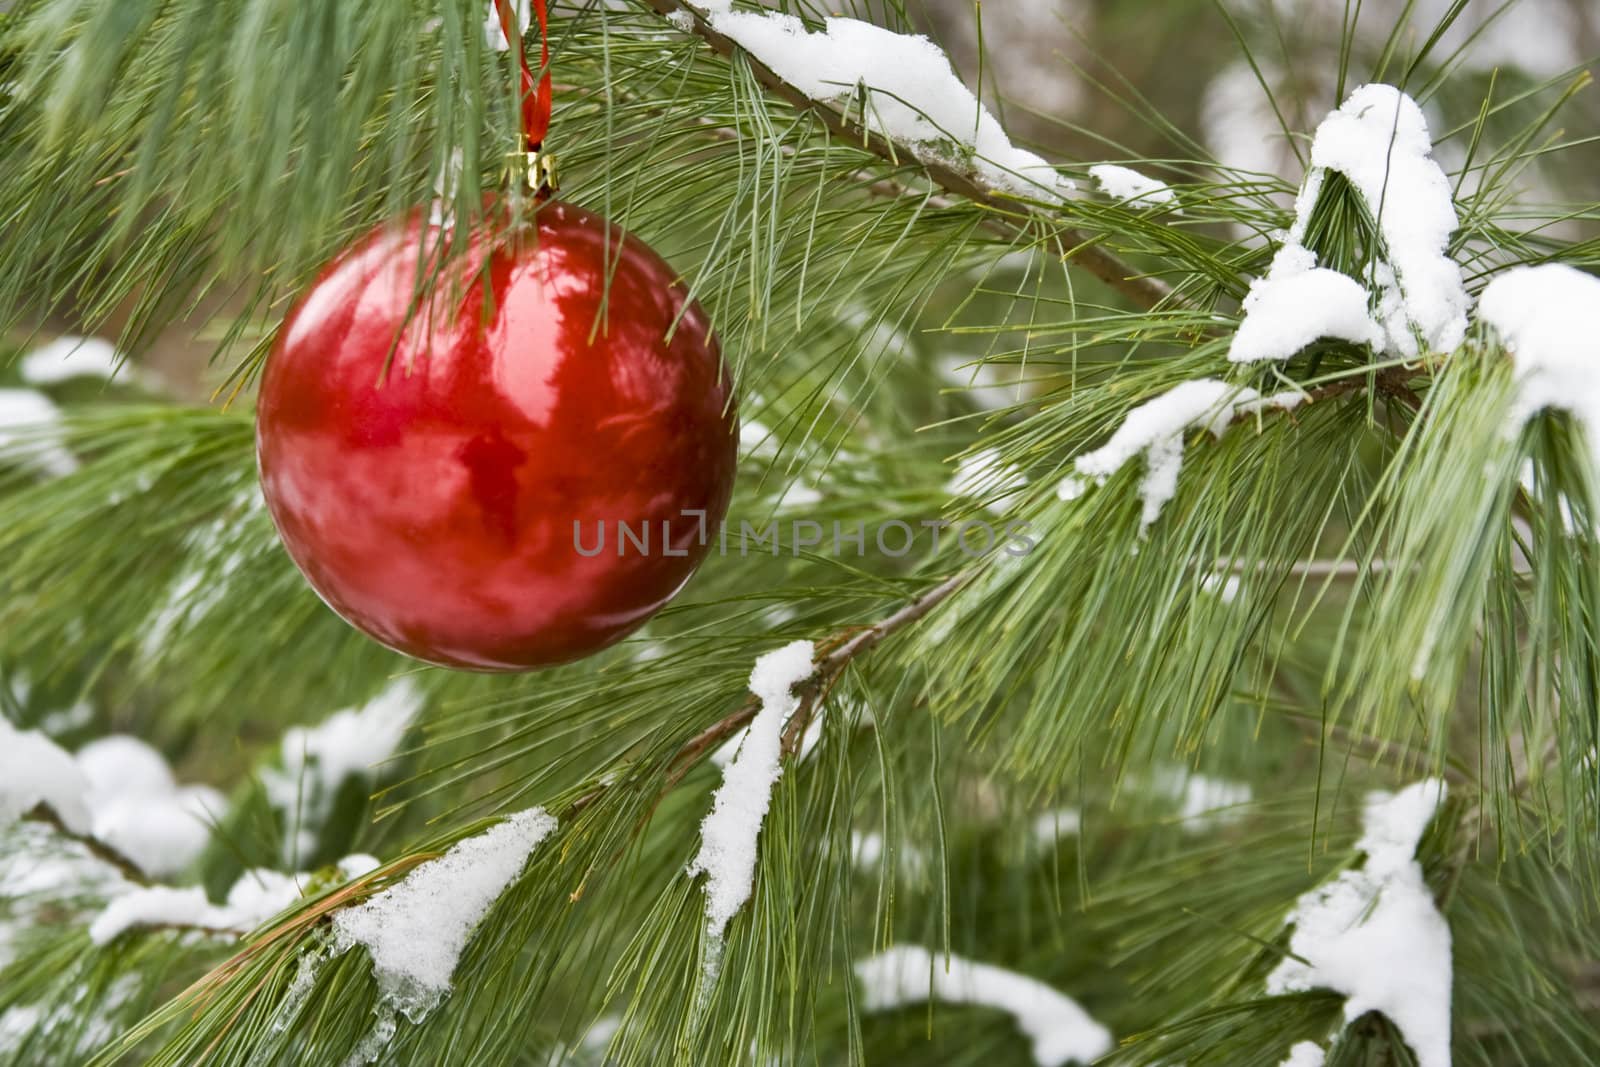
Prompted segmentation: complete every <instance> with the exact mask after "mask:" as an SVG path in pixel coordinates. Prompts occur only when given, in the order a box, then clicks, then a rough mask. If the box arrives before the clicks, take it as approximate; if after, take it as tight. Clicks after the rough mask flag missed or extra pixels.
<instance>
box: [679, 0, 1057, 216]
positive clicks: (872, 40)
mask: <svg viewBox="0 0 1600 1067" xmlns="http://www.w3.org/2000/svg"><path fill="white" fill-rule="evenodd" d="M699 7H700V9H701V11H702V12H704V14H705V15H706V17H707V18H708V19H709V21H710V23H711V26H712V28H713V29H715V30H716V31H717V32H718V33H721V34H723V35H725V36H727V37H730V38H732V39H733V40H734V41H736V42H738V44H739V46H740V47H741V48H743V49H744V50H745V51H747V52H749V53H750V54H751V55H753V56H755V57H756V58H757V59H758V60H760V61H761V62H762V63H763V64H765V65H766V66H767V67H768V68H769V69H771V70H772V72H773V73H774V74H776V75H777V76H778V77H779V78H782V79H783V80H784V81H785V82H787V83H788V84H789V85H792V86H793V87H794V88H796V89H798V90H799V91H800V92H802V93H804V94H805V95H806V96H807V97H809V98H810V99H812V100H816V101H818V102H821V103H828V104H840V105H842V106H844V107H845V108H846V109H855V110H857V111H860V110H862V109H861V108H860V107H859V105H858V104H857V94H858V93H860V91H861V88H862V87H863V86H865V87H866V89H867V93H866V97H867V102H866V106H865V109H864V110H865V115H864V121H865V122H866V124H867V126H868V128H870V129H872V130H873V131H875V132H877V133H880V134H883V135H884V136H886V137H889V138H891V139H893V140H895V141H898V142H900V143H902V144H905V145H907V146H908V147H910V148H911V149H912V150H913V151H914V152H915V153H916V154H917V156H918V157H919V158H921V159H923V160H924V161H926V162H937V163H942V164H947V165H950V164H953V165H957V166H965V167H970V168H971V169H973V170H975V171H976V172H977V173H978V174H979V175H981V176H982V177H983V178H984V179H985V180H986V181H988V182H989V183H991V184H992V185H994V186H995V187H996V188H998V189H1001V190H1003V191H1005V192H1010V193H1015V194H1018V195H1021V196H1028V197H1034V198H1037V199H1043V200H1049V201H1059V200H1061V199H1062V197H1063V196H1064V195H1065V193H1066V192H1067V191H1068V190H1070V189H1071V188H1072V183H1071V182H1070V181H1068V180H1067V179H1065V178H1063V177H1061V176H1060V175H1059V174H1057V173H1056V171H1055V168H1053V167H1051V166H1050V164H1048V163H1046V162H1045V161H1044V160H1043V159H1041V158H1040V157H1039V156H1037V155H1035V154H1034V153H1032V152H1029V151H1026V150H1025V149H1021V148H1018V147H1016V146H1015V145H1013V144H1012V143H1011V139H1010V138H1009V137H1008V136H1006V132H1005V130H1004V129H1003V128H1002V127H1001V126H1000V123H999V122H998V121H997V120H996V119H995V117H994V116H993V115H992V114H991V113H990V112H989V109H988V108H986V107H984V106H982V105H981V104H980V103H979V102H978V99H977V98H976V97H975V96H973V95H972V92H971V90H969V89H968V88H967V87H966V86H965V85H963V84H962V82H961V79H960V78H958V77H957V76H956V73H955V71H954V70H953V69H952V68H951V66H950V60H949V58H948V57H947V56H946V55H945V54H944V52H943V51H941V50H940V48H939V47H938V45H936V44H934V43H933V42H932V41H930V40H928V38H926V37H923V36H920V35H913V34H900V33H895V32H894V31H892V30H887V29H884V28H883V27H881V26H874V25H873V24H872V23H870V22H862V21H859V20H857V19H849V18H830V19H827V20H825V21H824V23H823V28H822V29H821V30H819V31H816V32H813V31H811V30H808V29H807V28H806V26H805V24H804V23H803V22H801V21H800V20H799V19H798V18H796V17H794V16H793V15H785V14H780V13H776V12H753V11H732V10H729V9H727V8H718V7H713V6H711V5H706V4H701V5H699Z"/></svg>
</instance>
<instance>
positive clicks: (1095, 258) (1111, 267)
mask: <svg viewBox="0 0 1600 1067" xmlns="http://www.w3.org/2000/svg"><path fill="white" fill-rule="evenodd" d="M648 3H649V4H650V6H651V7H652V8H654V9H655V10H656V11H657V12H658V13H660V14H662V15H674V14H676V15H682V16H687V17H688V18H689V19H691V20H692V22H693V27H694V29H693V32H694V34H695V35H696V36H697V37H699V38H701V39H702V40H704V41H705V42H706V44H708V45H709V46H710V47H711V49H712V50H713V51H715V52H716V53H717V54H718V55H720V56H723V57H724V58H728V57H732V56H733V55H735V54H736V53H738V52H739V51H740V48H739V44H738V42H737V41H735V40H734V39H733V38H731V37H728V36H727V35H726V34H722V33H719V32H717V30H716V29H715V28H714V27H713V26H712V25H711V23H710V22H709V21H707V20H706V18H705V16H704V15H703V14H702V13H701V12H700V10H699V9H698V8H697V7H696V6H695V5H694V4H692V3H688V2H686V0H648ZM744 55H745V59H746V61H747V62H748V63H749V65H750V70H751V72H752V74H753V75H754V76H755V79H756V80H757V81H758V82H760V83H761V85H762V86H763V87H765V88H766V89H767V90H768V91H769V92H771V93H772V94H773V95H774V96H777V97H779V98H780V99H782V100H784V101H785V102H787V103H788V104H790V105H791V106H792V107H794V108H795V110H797V111H799V112H802V113H804V114H809V115H813V116H815V117H816V118H817V119H818V120H819V121H820V122H821V123H822V124H823V126H825V127H826V128H827V129H828V131H829V132H830V133H832V134H834V135H836V136H838V137H840V138H842V139H844V140H846V141H848V142H850V143H851V144H857V145H860V146H862V147H863V148H865V149H867V150H868V151H870V152H872V153H873V154H875V155H877V156H879V157H881V158H882V159H884V160H885V161H886V162H894V163H898V162H899V161H900V160H902V159H914V158H916V153H915V152H913V151H912V150H911V147H910V146H909V145H905V144H900V143H898V142H896V141H895V140H893V139H892V138H889V137H886V136H884V135H883V134H881V133H878V132H877V131H875V130H873V129H871V128H870V127H868V126H866V125H864V124H862V123H860V122H857V121H854V120H852V119H850V118H848V117H847V116H845V115H843V114H841V113H840V112H838V111H836V110H834V109H833V108H831V107H828V106H827V105H825V104H822V103H819V102H818V101H816V100H813V99H811V98H810V97H809V96H807V95H806V94H805V93H803V92H801V91H800V90H799V89H797V88H795V87H794V86H793V85H790V84H789V83H788V82H786V81H784V80H783V79H782V78H780V77H779V76H778V75H777V74H776V73H774V72H773V70H772V68H770V67H768V66H767V65H766V64H765V63H763V62H761V60H760V59H758V58H757V57H755V56H753V55H750V54H749V53H747V52H746V53H744ZM923 166H924V168H925V169H926V170H927V173H928V177H930V178H931V179H932V180H933V181H934V183H935V184H937V185H938V186H939V187H940V188H942V189H943V190H945V192H947V193H949V194H951V195H954V196H959V197H962V198H964V199H966V200H968V201H971V202H972V203H974V204H976V205H977V206H979V207H981V208H983V209H985V218H984V225H985V227H986V228H988V229H990V230H991V231H994V232H996V233H999V234H1000V235H1002V236H1004V237H1007V238H1013V239H1014V238H1016V237H1018V236H1026V234H1027V232H1028V230H1029V229H1030V228H1031V227H1033V226H1035V225H1037V224H1039V223H1041V222H1042V223H1045V224H1047V225H1049V226H1050V227H1051V229H1052V230H1053V234H1054V238H1055V240H1056V241H1057V243H1058V244H1059V245H1060V246H1061V247H1062V248H1063V250H1064V252H1065V257H1066V261H1067V262H1068V263H1071V264H1075V265H1077V266H1079V267H1082V268H1083V269H1084V270H1086V271H1088V272H1089V273H1090V274H1092V275H1093V276H1094V277H1096V278H1098V279H1099V280H1100V281H1102V282H1104V283H1105V284H1106V285H1108V286H1110V287H1111V288H1112V289H1115V290H1116V291H1117V292H1119V293H1121V294H1122V295H1123V296H1126V297H1127V298H1128V299H1130V300H1132V301H1134V302H1135V303H1136V304H1138V305H1140V306H1141V307H1145V308H1156V307H1162V306H1171V305H1172V304H1173V303H1174V302H1175V300H1176V298H1175V295H1174V293H1173V289H1172V287H1171V286H1170V285H1168V284H1167V283H1166V282H1164V281H1162V280H1161V279H1159V278H1155V277H1151V276H1150V275H1148V274H1144V273H1141V272H1140V271H1139V270H1138V269H1137V268H1135V267H1134V266H1132V265H1131V264H1129V263H1127V262H1125V261H1124V260H1123V259H1122V258H1121V257H1119V256H1118V255H1117V254H1116V253H1114V252H1111V251H1109V250H1107V249H1106V248H1104V247H1103V246H1102V245H1100V244H1099V243H1098V238H1095V237H1093V236H1090V235H1089V234H1086V233H1084V232H1083V231H1081V230H1078V229H1075V228H1073V227H1067V226H1061V225H1059V224H1058V223H1056V222H1055V221H1054V220H1053V219H1052V218H1051V217H1050V216H1049V215H1047V214H1046V213H1045V212H1044V211H1043V209H1041V208H1037V207H1033V206H1030V205H1028V204H1027V203H1025V202H1023V201H1021V200H1018V199H1017V198H1015V197H1013V196H1008V195H1005V194H1003V193H1001V192H999V191H997V190H995V189H994V188H992V187H990V186H988V185H986V184H985V183H983V182H982V181H980V180H979V179H978V178H977V177H975V176H974V175H972V174H970V173H968V172H966V171H964V170H961V169H958V168H956V167H952V166H949V165H947V164H943V163H939V162H929V161H924V162H923Z"/></svg>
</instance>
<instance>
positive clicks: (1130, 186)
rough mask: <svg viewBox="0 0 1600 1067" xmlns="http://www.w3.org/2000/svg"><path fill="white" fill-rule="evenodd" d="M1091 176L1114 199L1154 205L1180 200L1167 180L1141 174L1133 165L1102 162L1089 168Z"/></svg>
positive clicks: (1171, 203)
mask: <svg viewBox="0 0 1600 1067" xmlns="http://www.w3.org/2000/svg"><path fill="white" fill-rule="evenodd" d="M1089 177H1091V178H1093V179H1094V183H1095V185H1096V186H1097V187H1099V189H1100V191H1101V192H1103V193H1105V194H1106V195H1107V196H1109V197H1111V198H1112V199H1113V200H1125V201H1128V202H1130V203H1144V204H1154V205H1160V204H1170V205H1176V204H1177V202H1178V194H1177V193H1175V192H1173V191H1172V189H1171V188H1170V187H1169V186H1168V185H1167V184H1166V183H1165V182H1161V181H1157V180H1156V179H1154V178H1152V177H1150V176H1149V175H1146V174H1140V173H1139V172H1138V171H1136V170H1134V169H1133V168H1132V167H1121V166H1118V165H1117V164H1115V163H1100V164H1097V165H1095V166H1093V167H1090V168H1089Z"/></svg>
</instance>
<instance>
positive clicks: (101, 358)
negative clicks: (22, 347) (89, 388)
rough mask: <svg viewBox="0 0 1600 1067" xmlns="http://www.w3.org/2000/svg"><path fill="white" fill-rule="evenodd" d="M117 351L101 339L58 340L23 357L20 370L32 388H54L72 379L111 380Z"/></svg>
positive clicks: (60, 338)
mask: <svg viewBox="0 0 1600 1067" xmlns="http://www.w3.org/2000/svg"><path fill="white" fill-rule="evenodd" d="M117 362H118V356H117V350H116V349H115V348H113V347H112V345H111V342H109V341H105V340H102V339H100V338H98V337H71V336H67V337H57V338H56V339H55V340H54V341H51V342H49V343H48V344H45V345H42V346H40V347H39V348H36V349H34V350H33V351H32V352H29V353H28V354H27V355H25V356H23V357H22V361H21V363H19V364H18V366H17V370H18V372H19V373H20V374H21V375H22V380H23V381H25V382H27V383H28V384H29V385H55V384H57V383H59V382H64V381H68V380H69V379H72V378H110V377H111V376H112V375H113V374H115V373H116V371H117Z"/></svg>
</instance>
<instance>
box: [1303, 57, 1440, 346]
mask: <svg viewBox="0 0 1600 1067" xmlns="http://www.w3.org/2000/svg"><path fill="white" fill-rule="evenodd" d="M1311 165H1312V167H1313V168H1320V169H1322V170H1324V171H1338V172H1340V173H1341V174H1343V175H1344V176H1345V177H1346V178H1348V179H1350V183H1351V184H1352V185H1353V186H1355V188H1356V190H1357V191H1358V192H1359V193H1360V194H1361V196H1362V199H1364V200H1365V201H1366V202H1367V206H1368V207H1369V208H1370V209H1371V211H1372V214H1373V217H1374V218H1376V219H1377V220H1378V229H1379V232H1380V233H1381V234H1382V235H1383V243H1384V250H1385V252H1386V253H1387V263H1386V264H1384V265H1382V266H1383V267H1384V270H1382V271H1380V273H1379V274H1378V276H1377V277H1376V278H1375V280H1376V281H1377V282H1378V284H1379V288H1380V294H1379V303H1378V314H1379V318H1380V319H1382V321H1383V326H1384V330H1385V331H1386V332H1387V334H1388V338H1389V348H1390V351H1392V352H1395V353H1397V354H1399V355H1403V356H1414V355H1417V354H1418V352H1419V351H1423V350H1425V351H1432V352H1449V351H1451V350H1453V349H1454V348H1455V347H1456V346H1457V345H1459V344H1460V343H1461V340H1462V338H1463V337H1465V336H1466V332H1467V309H1468V308H1469V307H1470V305H1471V300H1470V298H1469V297H1468V296H1467V291H1466V287H1465V286H1464V285H1463V284H1462V280H1461V268H1460V267H1459V266H1457V264H1456V262H1455V260H1453V259H1451V258H1450V257H1449V255H1448V254H1447V251H1446V250H1447V248H1448V247H1449V243H1450V235H1451V234H1452V233H1454V232H1455V229H1456V226H1457V224H1458V220H1457V218H1456V209H1455V204H1454V202H1453V200H1452V198H1451V190H1450V180H1449V179H1448V178H1446V177H1445V173H1444V170H1443V169H1442V168H1440V166H1439V164H1438V163H1436V162H1434V160H1433V141H1432V140H1431V139H1430V137H1429V135H1428V123H1427V120H1426V119H1424V118H1423V116H1422V109H1421V108H1419V107H1417V104H1416V101H1414V100H1412V99H1411V97H1409V96H1407V95H1406V94H1405V93H1403V92H1401V91H1400V90H1399V89H1396V88H1395V87H1394V86H1392V85H1381V84H1373V85H1363V86H1361V87H1360V88H1359V89H1357V90H1355V91H1354V92H1353V93H1351V94H1350V96H1349V98H1348V99H1346V100H1345V102H1344V103H1343V104H1342V105H1341V106H1340V107H1339V110H1337V111H1335V112H1333V114H1331V115H1329V116H1328V117H1327V118H1326V119H1324V120H1323V122H1322V125H1320V126H1318V127H1317V132H1316V136H1315V137H1314V138H1313V140H1312V142H1311ZM1419 342H1420V346H1422V347H1419Z"/></svg>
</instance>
